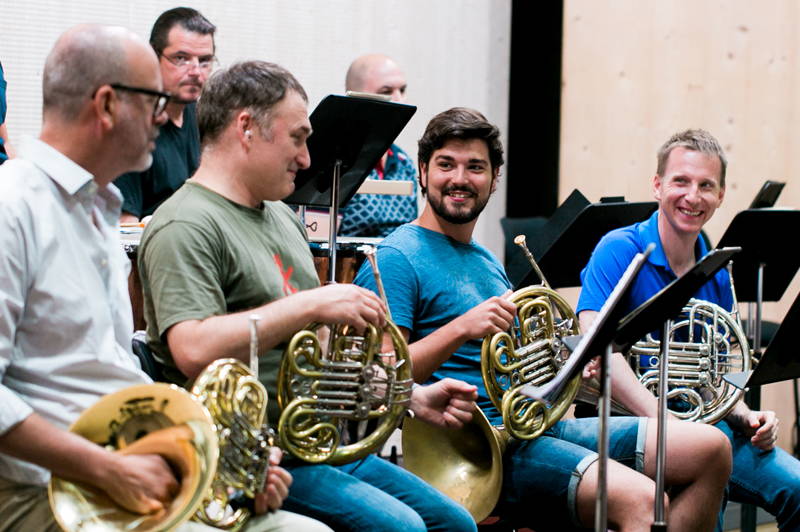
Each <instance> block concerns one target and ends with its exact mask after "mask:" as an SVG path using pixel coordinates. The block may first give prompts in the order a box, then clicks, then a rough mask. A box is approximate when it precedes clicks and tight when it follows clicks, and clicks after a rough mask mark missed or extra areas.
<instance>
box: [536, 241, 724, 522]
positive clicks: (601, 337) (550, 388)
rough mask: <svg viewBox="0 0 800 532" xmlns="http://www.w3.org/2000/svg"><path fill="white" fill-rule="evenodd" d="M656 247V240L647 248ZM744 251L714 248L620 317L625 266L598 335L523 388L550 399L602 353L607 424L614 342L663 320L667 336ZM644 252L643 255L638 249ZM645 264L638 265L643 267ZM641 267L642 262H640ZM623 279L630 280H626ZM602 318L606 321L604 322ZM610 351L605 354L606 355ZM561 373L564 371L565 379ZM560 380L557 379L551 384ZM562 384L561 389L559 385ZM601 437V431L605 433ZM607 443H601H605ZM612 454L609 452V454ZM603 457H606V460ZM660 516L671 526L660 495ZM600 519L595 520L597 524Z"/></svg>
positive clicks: (660, 450)
mask: <svg viewBox="0 0 800 532" xmlns="http://www.w3.org/2000/svg"><path fill="white" fill-rule="evenodd" d="M652 247H655V246H654V245H653V244H651V245H650V246H649V247H648V250H649V249H651V248H652ZM739 251H740V249H739V248H727V249H719V250H712V251H711V252H709V253H708V254H707V255H706V256H705V257H703V258H702V259H701V260H700V261H698V262H697V264H695V265H694V267H692V269H691V270H689V271H688V272H686V273H685V274H684V275H682V276H681V277H679V278H678V279H676V280H674V281H673V282H671V283H670V284H669V285H667V286H666V287H664V288H663V289H662V290H660V291H659V292H658V293H656V294H655V295H653V296H652V297H651V298H650V299H648V300H647V301H645V302H644V303H643V304H642V305H640V306H639V307H637V308H636V309H634V310H633V311H632V312H631V313H629V314H628V315H627V316H625V317H624V318H623V319H622V320H619V319H618V317H619V315H620V314H621V312H619V311H618V310H617V309H618V307H619V302H620V301H623V300H624V299H625V298H626V297H627V293H628V291H629V290H630V286H631V285H632V281H633V276H632V275H631V276H628V272H629V271H630V269H631V267H632V266H633V265H634V263H633V262H632V263H631V265H630V266H629V267H628V270H626V272H625V274H624V275H623V277H622V278H621V279H620V281H619V282H618V283H617V286H616V287H615V288H614V291H613V292H612V294H611V295H610V296H609V298H608V300H607V301H606V303H605V304H604V305H603V308H602V309H601V311H600V313H599V314H598V316H597V318H596V319H595V321H594V322H593V323H592V328H591V330H590V331H589V332H588V333H587V335H586V336H589V335H593V336H594V338H593V339H591V340H586V336H584V338H582V339H581V341H580V343H579V344H578V347H576V348H575V350H574V352H573V355H572V356H571V357H570V358H569V359H568V361H567V363H566V364H565V365H564V368H562V371H561V372H559V375H558V381H556V379H554V380H552V381H550V383H548V384H547V385H545V386H543V387H540V388H538V389H537V388H534V387H532V386H526V387H525V388H523V389H522V390H521V391H522V393H524V394H526V395H528V396H530V397H533V398H535V399H540V400H545V401H547V400H548V399H549V398H550V397H557V395H551V394H555V392H556V391H558V393H560V391H561V390H562V389H563V386H564V385H565V384H566V382H568V381H569V380H570V379H571V378H573V377H574V376H575V375H577V374H578V372H580V371H582V369H583V366H585V365H586V363H587V362H589V360H590V359H591V358H593V357H594V356H598V355H601V358H602V365H601V373H600V375H601V376H600V390H601V397H602V402H601V409H600V410H601V418H602V419H603V421H601V423H600V425H601V427H602V426H604V425H606V424H607V416H608V412H609V410H610V399H611V393H610V380H609V379H610V377H609V374H608V360H607V359H608V358H609V357H610V356H611V351H612V348H611V344H614V350H620V349H621V348H624V347H627V346H630V345H632V344H633V343H635V342H636V341H638V340H639V339H641V338H642V337H643V336H644V335H645V334H647V333H648V332H650V331H652V330H654V329H657V328H658V327H659V325H661V324H662V323H663V324H664V331H663V332H662V339H664V338H667V335H668V331H669V323H670V320H671V319H672V317H674V316H677V315H678V314H679V313H680V311H681V309H683V306H684V305H685V304H686V302H687V301H688V300H689V299H690V298H691V297H692V295H693V294H695V293H696V292H697V291H698V290H699V289H700V288H701V287H702V286H703V285H704V284H705V283H706V282H708V280H709V279H711V278H712V277H713V276H714V275H715V274H716V273H717V272H718V271H719V270H720V268H722V267H723V266H725V264H727V263H728V261H729V260H730V258H731V257H732V256H733V255H734V254H735V253H738V252H739ZM637 258H639V255H637ZM645 260H646V258H645V257H642V258H641V259H640V263H641V264H643V263H644V261H645ZM641 264H640V265H639V267H641ZM637 271H638V268H637ZM623 281H626V282H625V283H623ZM601 318H603V320H604V321H603V322H600V320H601ZM667 348H668V346H667V344H666V342H663V343H662V357H661V360H662V363H660V365H659V373H660V376H659V377H660V378H659V387H660V389H661V390H662V391H661V392H660V394H659V420H658V447H657V450H656V493H664V485H665V482H664V469H665V467H666V419H667V403H666V400H667V394H666V393H664V392H663V390H665V389H666V387H667V364H666V363H663V361H666V360H667V357H666V354H665V351H667ZM603 351H605V356H602V355H603ZM562 373H564V374H565V376H564V378H563V380H561V377H562ZM551 383H555V384H551ZM558 386H560V389H559V388H558ZM601 441H602V437H601ZM601 445H602V444H601ZM606 459H607V457H606ZM601 463H602V462H601ZM655 500H656V508H655V519H654V523H653V526H652V528H651V530H653V531H665V530H666V514H665V510H664V506H663V498H661V497H659V496H656V498H655ZM597 525H598V523H595V526H596V527H597Z"/></svg>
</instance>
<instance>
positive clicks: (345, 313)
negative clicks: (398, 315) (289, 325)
mask: <svg viewBox="0 0 800 532" xmlns="http://www.w3.org/2000/svg"><path fill="white" fill-rule="evenodd" d="M297 295H298V296H301V297H304V298H306V299H307V302H308V305H309V306H313V308H314V309H315V311H314V314H315V316H316V317H315V321H318V322H321V323H342V324H347V325H352V326H353V327H355V328H356V329H357V330H359V331H361V330H364V329H365V328H366V326H367V324H368V323H370V324H372V325H375V326H377V327H383V326H384V325H385V323H386V305H384V304H383V301H381V300H380V299H379V298H378V296H376V295H375V294H374V293H373V292H371V291H370V290H367V289H366V288H361V287H360V286H356V285H353V284H330V285H326V286H321V287H319V288H314V289H313V290H306V291H304V292H300V293H299V294H297Z"/></svg>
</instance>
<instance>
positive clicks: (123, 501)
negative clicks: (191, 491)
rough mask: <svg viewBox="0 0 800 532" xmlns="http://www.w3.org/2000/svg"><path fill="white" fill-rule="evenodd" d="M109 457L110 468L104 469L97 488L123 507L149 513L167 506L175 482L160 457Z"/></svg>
mask: <svg viewBox="0 0 800 532" xmlns="http://www.w3.org/2000/svg"><path fill="white" fill-rule="evenodd" d="M113 456H114V458H113V459H112V464H113V467H111V468H109V469H108V470H107V471H106V475H105V476H104V478H103V479H102V480H101V481H100V485H98V487H99V488H100V489H102V490H103V491H104V492H105V493H107V494H108V496H109V497H111V499H112V500H113V501H114V502H116V503H117V504H119V505H120V506H122V507H123V508H125V509H127V510H130V511H132V512H136V513H140V514H149V513H152V512H156V511H158V510H161V509H162V508H164V507H165V506H167V505H168V504H169V502H170V501H172V499H173V498H174V497H175V495H176V494H177V493H178V489H179V487H180V486H179V484H178V481H177V480H176V479H175V476H174V475H173V474H172V470H171V469H170V467H169V464H167V461H166V460H164V458H162V457H161V456H159V455H156V454H130V455H122V454H118V453H113Z"/></svg>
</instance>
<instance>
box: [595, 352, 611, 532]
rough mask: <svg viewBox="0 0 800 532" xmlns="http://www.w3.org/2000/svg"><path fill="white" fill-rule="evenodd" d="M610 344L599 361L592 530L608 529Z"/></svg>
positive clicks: (602, 530) (597, 531)
mask: <svg viewBox="0 0 800 532" xmlns="http://www.w3.org/2000/svg"><path fill="white" fill-rule="evenodd" d="M610 361H611V346H610V345H609V346H608V347H607V348H606V353H605V355H604V356H602V357H601V361H600V404H599V407H600V428H599V431H598V432H599V434H598V437H597V438H598V441H597V454H598V455H599V458H598V465H597V498H596V499H595V507H594V530H595V532H606V531H607V530H608V420H609V416H610V410H611V374H610V372H609V363H610Z"/></svg>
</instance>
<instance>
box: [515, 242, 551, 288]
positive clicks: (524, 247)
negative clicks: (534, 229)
mask: <svg viewBox="0 0 800 532" xmlns="http://www.w3.org/2000/svg"><path fill="white" fill-rule="evenodd" d="M514 243H515V244H516V245H518V246H519V247H521V248H522V251H523V252H524V253H525V256H526V257H527V258H528V262H530V263H531V266H533V270H534V271H535V272H536V275H538V276H539V279H541V280H542V285H544V286H545V287H546V288H550V283H548V282H547V279H545V278H544V273H542V270H541V269H540V268H539V265H538V264H536V259H534V258H533V253H531V251H530V250H529V249H528V246H527V245H526V244H525V235H517V236H515V237H514Z"/></svg>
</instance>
